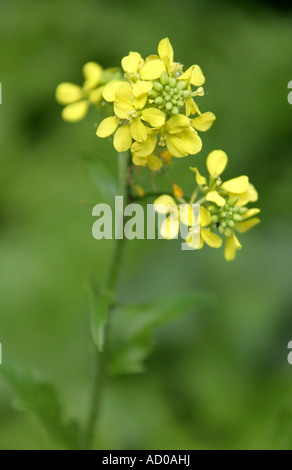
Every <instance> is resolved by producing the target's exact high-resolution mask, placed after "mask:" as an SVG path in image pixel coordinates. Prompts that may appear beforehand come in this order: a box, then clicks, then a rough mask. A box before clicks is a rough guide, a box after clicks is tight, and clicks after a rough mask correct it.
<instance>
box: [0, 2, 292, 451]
mask: <svg viewBox="0 0 292 470" xmlns="http://www.w3.org/2000/svg"><path fill="white" fill-rule="evenodd" d="M165 36H169V38H170V40H171V42H172V44H173V46H174V49H175V57H176V59H177V60H179V61H180V62H182V63H185V64H186V65H191V64H193V63H198V64H200V66H201V67H202V69H203V71H204V74H205V76H206V78H207V81H206V86H205V90H206V93H207V94H206V96H205V97H204V98H200V106H201V109H202V111H209V110H210V111H213V112H214V113H215V114H216V116H217V121H216V122H215V124H214V126H213V128H212V129H211V130H210V131H209V132H208V133H207V134H204V135H203V136H202V137H203V141H204V147H203V151H202V153H201V156H200V157H198V156H194V157H190V158H187V159H183V160H181V161H178V162H177V163H176V164H175V166H174V167H173V168H172V177H173V178H175V181H176V183H178V184H180V185H183V186H184V187H186V188H189V190H191V184H192V178H193V176H192V175H191V174H190V175H188V176H187V177H186V176H185V175H186V173H187V171H186V170H187V168H188V166H189V165H192V166H194V165H197V164H198V162H200V161H201V166H200V165H199V166H200V168H202V170H203V168H204V165H203V164H202V162H203V161H204V158H205V156H206V155H207V153H208V152H209V151H210V150H212V149H214V148H222V149H224V150H225V151H226V152H227V154H228V155H229V157H230V163H229V167H228V170H227V171H226V177H233V176H237V175H239V174H248V175H249V177H250V179H251V181H252V182H253V183H254V184H255V185H256V187H257V189H258V191H259V193H260V201H259V206H260V207H261V209H262V216H261V218H262V223H261V225H260V226H258V227H256V228H254V229H253V230H252V231H251V232H249V233H247V234H245V235H243V236H241V240H242V242H243V245H244V248H243V250H242V252H240V253H239V254H238V256H237V259H236V260H235V262H233V263H226V262H225V260H224V258H223V252H222V250H211V249H209V248H206V249H204V250H202V251H201V252H188V251H186V252H183V251H181V249H180V244H179V243H178V242H166V241H141V240H140V241H133V242H129V243H128V246H127V251H126V255H125V261H124V266H123V269H122V272H121V276H120V282H119V298H120V299H121V300H122V301H130V302H131V301H138V300H139V301H140V300H141V301H144V300H149V299H152V298H156V297H159V296H160V295H162V294H167V293H169V292H172V293H173V292H179V291H181V290H183V289H194V290H202V291H203V292H205V293H206V301H205V302H203V303H202V304H201V305H200V306H198V307H194V308H193V309H191V310H190V311H189V312H188V313H186V314H185V315H182V316H181V317H180V318H179V319H178V320H176V321H174V322H172V323H171V324H169V325H168V326H166V327H163V328H161V329H160V330H159V332H158V334H157V335H156V342H157V346H156V349H155V351H154V353H153V354H152V355H151V357H150V359H149V360H148V361H147V368H146V372H145V373H144V374H142V375H137V376H130V377H123V378H120V379H116V380H114V381H112V382H111V383H110V385H109V386H108V387H107V393H106V399H105V402H104V406H103V409H102V417H101V418H102V422H101V428H100V433H99V436H98V442H99V444H98V446H99V448H101V449H291V448H292V367H291V366H289V364H288V362H287V355H288V350H287V344H288V342H289V341H290V340H292V316H291V309H292V290H291V275H292V268H291V254H292V249H291V230H292V222H291V202H292V201H291V179H292V158H291V157H292V148H291V144H292V135H291V127H292V106H290V105H289V104H288V102H287V95H288V90H287V85H288V82H289V81H290V80H292V56H291V40H292V14H291V11H289V9H286V10H283V9H281V2H269V4H267V2H252V3H250V4H249V3H247V2H241V3H240V2H239V3H237V6H235V5H234V4H233V3H232V2H229V1H227V0H225V1H220V2H219V1H215V0H192V1H191V0H189V1H188V0H181V1H179V2H177V1H174V0H169V1H167V2H166V1H165V2H164V1H160V2H157V1H155V0H148V1H147V2H136V1H134V0H130V1H128V2H126V3H124V2H119V1H109V0H107V1H105V0H103V1H96V0H95V1H94V0H83V1H77V0H71V1H65V0H43V1H42V2H40V1H37V0H27V1H25V2H22V1H19V0H10V1H9V2H8V1H5V0H4V1H2V2H1V4H0V81H1V83H2V87H3V104H2V105H1V106H0V136H1V144H0V155H1V166H0V169H1V170H0V171H1V173H0V175H1V184H0V195H1V198H0V260H1V263H0V280H1V282H0V310H1V311H0V342H1V343H2V348H3V361H5V359H9V360H10V361H12V362H14V363H16V364H19V365H21V366H23V367H24V368H25V369H26V370H29V371H34V372H36V373H37V374H38V375H39V376H40V377H43V378H45V380H48V381H51V382H53V383H54V384H56V386H57V388H58V391H59V392H60V395H61V397H62V401H63V403H64V404H65V414H66V415H68V416H71V415H73V416H77V417H79V418H80V419H81V420H83V418H84V414H85V412H86V409H87V406H88V388H89V383H90V378H91V366H92V363H91V360H92V340H91V336H90V331H89V307H88V298H87V293H86V291H85V289H84V282H85V280H86V279H87V278H88V276H92V275H93V276H94V277H95V278H96V279H98V280H102V279H103V276H104V272H105V266H106V263H107V259H108V255H109V251H110V248H111V243H110V242H103V241H101V242H97V241H95V240H94V239H93V238H92V235H91V226H92V223H93V219H92V216H91V208H90V207H86V206H84V205H82V204H81V201H82V200H83V199H88V200H90V201H91V200H93V201H97V202H98V196H97V193H96V189H95V187H94V185H93V183H92V182H91V180H90V179H89V176H88V170H87V168H86V165H84V163H82V161H81V160H80V159H78V158H76V152H81V153H82V152H94V153H95V154H97V155H99V156H100V158H101V159H102V160H103V161H104V162H105V163H106V165H108V167H109V168H112V169H113V170H114V171H116V155H115V153H114V151H113V149H112V147H111V145H110V144H109V143H108V142H106V141H101V140H98V139H97V138H96V136H95V126H94V124H95V123H96V122H98V121H99V117H98V116H97V115H96V113H95V111H94V110H92V112H91V113H90V115H89V116H88V117H87V118H86V120H84V121H83V122H82V123H80V124H76V125H70V124H67V123H64V122H62V120H61V117H60V110H61V108H60V106H58V105H57V104H56V103H55V100H54V92H55V88H56V86H57V84H58V83H60V82H61V81H73V82H75V83H81V67H82V65H83V64H84V63H85V62H86V61H89V60H96V61H98V62H100V63H101V64H102V65H103V66H104V67H111V66H116V65H119V64H120V60H121V58H122V57H123V56H124V55H126V54H127V53H128V51H129V50H137V51H139V52H141V53H142V54H143V55H148V54H150V53H154V51H155V50H156V47H157V44H158V42H159V40H160V39H161V38H163V37H165ZM156 180H157V181H158V179H156ZM12 401H13V393H12V392H11V389H10V388H9V387H8V386H7V385H6V384H5V382H4V381H3V380H1V382H0V448H1V449H55V448H57V447H56V446H57V444H56V443H55V442H53V441H51V439H50V438H49V437H48V435H47V434H46V432H45V431H44V430H43V428H42V427H41V426H40V424H39V422H38V421H37V420H36V419H35V417H34V416H33V415H31V414H29V413H26V412H20V411H18V410H16V409H14V408H13V407H12V406H11V404H12Z"/></svg>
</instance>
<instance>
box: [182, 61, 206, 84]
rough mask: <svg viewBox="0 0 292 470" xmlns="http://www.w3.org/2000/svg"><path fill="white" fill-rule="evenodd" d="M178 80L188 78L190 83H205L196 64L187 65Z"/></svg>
mask: <svg viewBox="0 0 292 470" xmlns="http://www.w3.org/2000/svg"><path fill="white" fill-rule="evenodd" d="M179 79H180V80H189V81H190V83H191V84H192V85H195V86H202V85H203V84H204V83H205V77H204V75H203V72H202V70H201V68H200V67H199V66H198V65H192V66H191V67H189V68H188V69H187V70H186V71H185V72H184V73H183V74H182V75H181V76H180V77H179Z"/></svg>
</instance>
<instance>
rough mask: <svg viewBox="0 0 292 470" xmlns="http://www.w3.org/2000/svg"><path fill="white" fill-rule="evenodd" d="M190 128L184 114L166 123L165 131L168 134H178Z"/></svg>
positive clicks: (173, 117)
mask: <svg viewBox="0 0 292 470" xmlns="http://www.w3.org/2000/svg"><path fill="white" fill-rule="evenodd" d="M189 127H190V121H189V119H188V118H187V117H186V116H185V115H184V114H177V115H176V116H172V117H171V118H170V119H169V120H168V121H167V123H166V126H165V128H166V130H167V132H168V133H169V134H178V133H179V132H182V131H183V130H184V129H186V128H187V129H188V128H189Z"/></svg>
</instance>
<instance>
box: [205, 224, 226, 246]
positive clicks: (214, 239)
mask: <svg viewBox="0 0 292 470" xmlns="http://www.w3.org/2000/svg"><path fill="white" fill-rule="evenodd" d="M201 235H202V238H203V240H204V242H205V243H207V245H209V246H211V247H212V248H220V246H221V245H222V238H220V237H219V235H216V233H213V232H211V231H210V230H207V229H206V228H203V229H202V230H201Z"/></svg>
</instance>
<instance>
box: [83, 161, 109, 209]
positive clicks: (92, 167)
mask: <svg viewBox="0 0 292 470" xmlns="http://www.w3.org/2000/svg"><path fill="white" fill-rule="evenodd" d="M78 156H80V157H81V158H82V159H83V160H84V161H85V162H86V164H87V166H88V169H89V174H90V177H91V179H92V181H93V183H94V185H95V187H96V189H97V191H98V194H99V197H100V198H101V200H102V201H103V202H106V203H108V204H112V203H113V202H114V200H115V196H116V194H117V190H118V183H117V178H116V177H115V175H114V174H113V173H112V171H111V170H110V169H109V168H108V167H107V166H106V164H105V163H104V162H103V161H102V160H101V158H99V157H98V156H97V155H95V154H92V153H89V152H86V153H84V154H82V155H81V154H78Z"/></svg>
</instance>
